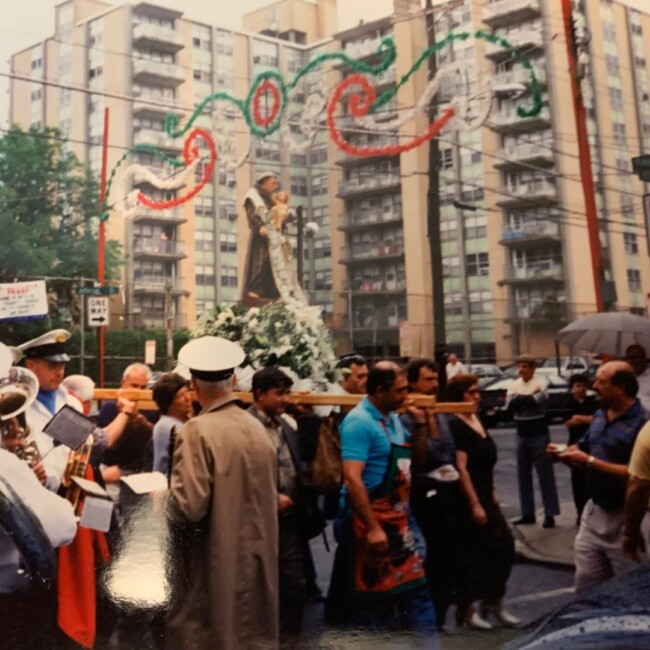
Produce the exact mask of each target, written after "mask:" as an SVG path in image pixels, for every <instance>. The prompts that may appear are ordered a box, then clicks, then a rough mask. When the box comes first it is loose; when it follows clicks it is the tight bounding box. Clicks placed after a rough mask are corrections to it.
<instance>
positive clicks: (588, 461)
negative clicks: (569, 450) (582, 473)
mask: <svg viewBox="0 0 650 650" xmlns="http://www.w3.org/2000/svg"><path fill="white" fill-rule="evenodd" d="M595 460H596V459H595V458H594V457H593V456H589V458H587V467H591V466H592V465H593V464H594V461H595Z"/></svg>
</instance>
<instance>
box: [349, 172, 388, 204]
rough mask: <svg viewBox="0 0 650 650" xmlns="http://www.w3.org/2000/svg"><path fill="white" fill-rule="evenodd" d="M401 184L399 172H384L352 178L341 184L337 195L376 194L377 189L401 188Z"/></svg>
mask: <svg viewBox="0 0 650 650" xmlns="http://www.w3.org/2000/svg"><path fill="white" fill-rule="evenodd" d="M400 185H401V181H400V177H399V174H382V173H379V172H378V174H377V175H376V176H365V177H363V178H351V179H350V180H348V181H345V182H343V183H340V184H339V189H338V192H337V196H338V197H339V198H344V197H347V196H352V195H357V194H374V193H375V192H376V191H377V190H386V189H399V188H400Z"/></svg>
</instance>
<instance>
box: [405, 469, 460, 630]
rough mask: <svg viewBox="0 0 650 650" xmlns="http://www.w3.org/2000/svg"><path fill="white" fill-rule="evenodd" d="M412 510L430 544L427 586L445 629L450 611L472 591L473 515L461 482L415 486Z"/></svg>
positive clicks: (427, 563)
mask: <svg viewBox="0 0 650 650" xmlns="http://www.w3.org/2000/svg"><path fill="white" fill-rule="evenodd" d="M411 509H412V511H413V514H414V515H415V517H416V519H417V521H418V523H419V525H420V529H421V530H422V534H423V535H424V539H425V542H426V555H425V562H424V566H425V571H426V574H427V586H428V589H429V594H430V595H431V600H432V601H433V605H434V608H435V611H436V619H437V621H438V625H439V626H440V627H442V626H443V625H444V623H445V618H446V616H447V610H448V609H449V607H450V606H451V605H452V604H453V603H454V602H456V601H457V600H459V599H462V596H461V594H464V593H466V592H467V591H469V590H470V583H469V581H470V574H471V571H468V564H467V558H468V552H469V551H470V547H469V546H468V541H469V539H470V533H471V524H470V521H469V513H468V512H467V506H466V505H465V502H464V500H463V496H462V494H461V491H460V484H459V482H458V481H455V482H453V483H446V484H445V483H440V484H437V485H435V486H434V484H433V483H431V484H430V485H425V486H418V485H414V486H413V492H412V496H411Z"/></svg>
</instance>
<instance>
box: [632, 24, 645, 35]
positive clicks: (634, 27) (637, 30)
mask: <svg viewBox="0 0 650 650" xmlns="http://www.w3.org/2000/svg"><path fill="white" fill-rule="evenodd" d="M632 33H633V34H636V35H637V36H642V35H643V27H642V26H641V25H638V24H637V23H634V24H633V25H632Z"/></svg>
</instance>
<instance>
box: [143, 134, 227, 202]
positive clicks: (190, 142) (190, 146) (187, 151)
mask: <svg viewBox="0 0 650 650" xmlns="http://www.w3.org/2000/svg"><path fill="white" fill-rule="evenodd" d="M199 138H202V139H203V140H204V142H205V144H206V146H207V148H208V149H209V150H210V159H209V160H208V163H207V164H206V165H205V167H204V168H203V175H202V176H201V180H200V181H199V182H198V183H197V184H196V185H194V187H192V188H191V189H190V190H189V191H188V192H187V193H186V194H183V195H181V196H177V197H176V198H175V199H171V200H169V201H156V200H154V199H152V198H150V197H148V196H147V195H146V194H143V193H142V192H140V193H139V194H138V202H139V203H142V205H146V206H147V207H148V208H151V209H153V210H166V209H168V208H175V207H176V206H178V205H182V204H183V203H187V202H188V201H190V200H191V199H193V198H194V197H195V196H196V195H197V194H198V193H199V192H200V191H201V190H202V189H203V188H204V187H205V185H206V183H208V182H209V181H210V179H211V178H212V173H213V172H214V166H215V165H216V163H217V148H216V147H215V145H214V141H213V140H212V136H211V135H210V132H209V131H206V130H205V129H193V130H192V131H191V132H190V134H189V135H188V136H187V139H186V140H185V143H184V145H183V160H184V161H185V164H186V165H191V164H192V163H193V162H194V161H195V160H196V159H197V158H200V156H201V154H200V152H199V147H198V144H197V143H195V141H196V140H198V139H199Z"/></svg>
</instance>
